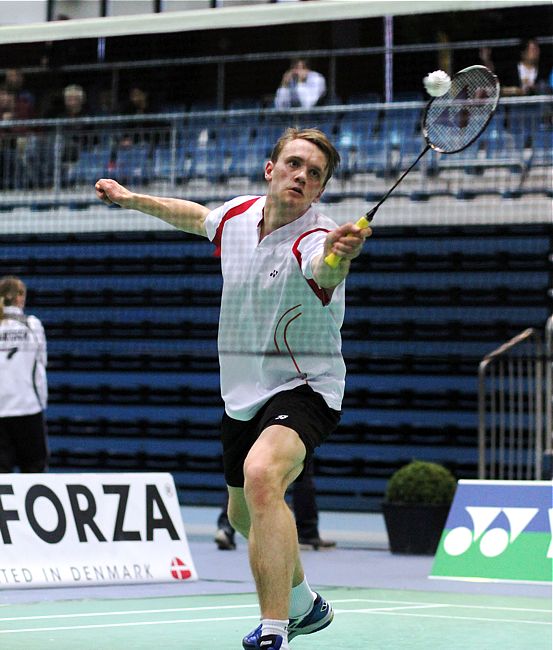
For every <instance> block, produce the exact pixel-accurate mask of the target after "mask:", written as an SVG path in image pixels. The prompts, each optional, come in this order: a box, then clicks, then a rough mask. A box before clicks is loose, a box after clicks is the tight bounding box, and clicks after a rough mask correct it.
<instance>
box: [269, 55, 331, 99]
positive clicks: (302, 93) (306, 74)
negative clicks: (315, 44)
mask: <svg viewBox="0 0 553 650" xmlns="http://www.w3.org/2000/svg"><path fill="white" fill-rule="evenodd" d="M325 93H326V81H325V78H324V77H323V75H322V74H321V73H320V72H315V71H314V70H311V69H310V67H309V62H308V60H307V59H294V60H292V62H291V64H290V67H289V69H288V70H287V71H286V72H285V73H284V75H283V77H282V81H281V82H280V87H279V88H278V90H277V92H276V95H275V108H294V107H301V108H311V107H312V106H316V105H317V104H319V103H320V102H321V100H322V99H323V97H324V95H325Z"/></svg>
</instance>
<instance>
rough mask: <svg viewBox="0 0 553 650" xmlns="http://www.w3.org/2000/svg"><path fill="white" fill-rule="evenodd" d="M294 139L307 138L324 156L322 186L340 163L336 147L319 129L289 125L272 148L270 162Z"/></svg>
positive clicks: (274, 161) (275, 159)
mask: <svg viewBox="0 0 553 650" xmlns="http://www.w3.org/2000/svg"><path fill="white" fill-rule="evenodd" d="M294 140H307V141H308V142H311V143H313V144H314V145H315V146H316V147H318V148H319V149H320V150H321V151H322V152H323V153H324V155H325V156H326V163H327V164H326V177H325V179H324V183H323V186H325V185H326V184H327V183H328V181H329V180H330V178H331V177H332V174H333V173H334V170H335V169H336V167H338V165H339V164H340V154H339V153H338V151H337V149H336V147H335V146H334V145H333V144H332V142H331V141H330V140H329V138H328V137H327V136H326V134H325V133H323V132H322V131H320V130H319V129H314V128H311V129H296V128H293V127H290V128H288V129H286V131H284V133H283V134H282V135H281V136H280V138H279V139H278V140H277V141H276V143H275V146H274V147H273V150H272V151H271V162H273V163H276V161H277V160H278V157H279V156H280V154H281V153H282V150H283V149H284V147H285V146H286V145H287V144H288V143H289V142H292V141H294Z"/></svg>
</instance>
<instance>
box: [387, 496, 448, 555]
mask: <svg viewBox="0 0 553 650" xmlns="http://www.w3.org/2000/svg"><path fill="white" fill-rule="evenodd" d="M382 513H383V514H384V522H385V523H386V530H387V532H388V541H389V542H390V550H391V551H392V553H405V554H410V555H434V553H435V552H436V549H437V548H438V544H439V543H440V538H441V536H442V531H443V529H444V526H445V522H446V519H447V515H448V513H449V505H445V506H443V505H427V504H404V503H383V504H382Z"/></svg>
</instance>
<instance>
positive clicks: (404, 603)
mask: <svg viewBox="0 0 553 650" xmlns="http://www.w3.org/2000/svg"><path fill="white" fill-rule="evenodd" d="M331 603H332V604H333V605H335V604H338V603H340V604H343V603H385V604H388V603H389V604H392V605H400V606H401V607H402V608H403V607H409V606H413V607H456V608H459V609H463V608H464V609H477V610H478V609H484V610H498V611H507V612H536V613H538V612H549V611H550V610H549V609H541V608H529V607H496V606H493V605H461V604H457V603H421V602H420V601H408V600H384V599H382V598H341V599H340V598H338V599H332V601H331ZM5 606H8V605H5ZM252 607H255V608H258V607H259V605H258V604H257V603H251V604H250V603H244V604H242V605H209V606H200V607H170V608H163V609H130V610H119V611H109V612H81V613H76V614H45V615H35V616H10V617H4V618H0V622H8V621H38V620H42V619H48V620H52V619H67V618H90V617H94V616H132V615H141V614H171V613H175V612H208V611H220V610H223V609H224V610H229V609H244V608H246V609H247V608H252ZM386 609H390V608H386ZM340 611H342V612H343V613H345V612H348V611H376V609H375V610H340Z"/></svg>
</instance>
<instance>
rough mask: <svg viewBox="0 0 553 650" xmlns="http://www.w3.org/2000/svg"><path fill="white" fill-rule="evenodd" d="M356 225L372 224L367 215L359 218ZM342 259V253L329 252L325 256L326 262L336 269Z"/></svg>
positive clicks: (366, 226) (360, 226)
mask: <svg viewBox="0 0 553 650" xmlns="http://www.w3.org/2000/svg"><path fill="white" fill-rule="evenodd" d="M355 225H356V226H358V227H359V228H368V227H369V225H370V224H369V222H368V220H367V218H366V217H361V219H359V221H358V222H357V223H356V224H355ZM341 259H342V258H341V257H340V255H336V253H329V254H328V255H327V256H326V257H325V262H326V263H327V264H328V266H330V267H331V268H333V269H335V268H337V267H338V265H339V264H340V260H341Z"/></svg>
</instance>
